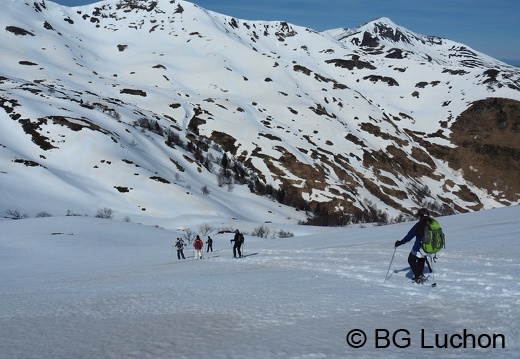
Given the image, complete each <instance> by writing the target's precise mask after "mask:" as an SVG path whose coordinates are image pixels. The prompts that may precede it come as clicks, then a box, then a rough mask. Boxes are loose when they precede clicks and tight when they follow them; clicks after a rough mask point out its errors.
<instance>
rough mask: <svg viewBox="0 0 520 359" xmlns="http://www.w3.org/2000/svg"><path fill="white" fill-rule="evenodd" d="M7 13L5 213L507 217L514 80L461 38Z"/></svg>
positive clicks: (14, 4)
mask: <svg viewBox="0 0 520 359" xmlns="http://www.w3.org/2000/svg"><path fill="white" fill-rule="evenodd" d="M0 10H1V11H0V24H1V26H2V28H3V29H4V31H3V32H2V35H1V42H0V51H1V54H2V69H1V72H0V114H1V116H0V121H1V122H0V125H1V129H2V130H1V131H0V158H1V159H2V168H0V184H1V185H2V188H3V192H4V195H3V196H4V197H3V198H2V201H1V207H2V208H0V210H3V211H5V210H9V209H13V208H20V207H21V208H22V210H23V211H26V212H30V214H32V215H35V214H36V213H38V212H39V211H49V210H52V211H56V212H59V211H63V212H65V211H66V210H72V211H75V212H81V213H83V212H88V211H92V210H93V209H95V208H96V207H109V208H113V209H114V210H116V211H117V212H118V213H121V214H124V215H128V216H132V217H136V216H137V217H139V218H140V219H141V218H142V219H143V220H146V218H148V220H150V218H152V219H151V220H154V218H167V219H177V220H179V221H187V220H188V219H189V218H193V216H202V217H205V218H214V219H215V220H217V219H220V218H238V219H243V220H250V221H261V222H263V221H278V222H284V221H288V220H289V219H290V220H292V221H300V220H304V219H305V217H306V215H305V214H304V212H303V211H295V210H294V209H292V208H290V207H287V206H284V205H288V206H292V207H294V208H298V209H301V210H307V211H312V212H314V213H315V214H316V215H318V216H321V217H326V216H331V215H337V216H340V217H341V216H355V217H357V218H362V217H363V216H365V219H368V220H370V219H377V218H367V217H366V216H369V217H370V216H371V214H373V213H374V212H376V213H379V214H381V213H384V214H388V215H390V216H397V215H399V214H401V213H411V212H412V211H413V209H414V208H416V207H417V206H427V207H429V208H431V209H432V210H434V211H436V212H437V213H453V212H465V211H472V210H479V209H486V208H492V207H499V206H505V205H512V204H518V203H519V193H520V189H519V187H518V186H519V184H520V163H519V159H520V155H519V154H520V145H519V143H520V141H519V140H520V135H519V131H518V128H519V126H520V115H519V114H520V103H519V102H518V101H519V100H520V85H519V84H520V71H519V69H518V68H516V67H513V66H509V65H506V64H504V63H502V62H500V61H498V60H495V59H493V58H491V57H489V56H487V55H485V54H482V53H479V52H477V51H475V50H472V49H471V48H469V47H468V46H465V45H463V44H460V43H457V42H455V41H451V40H447V39H443V38H439V37H434V36H423V35H420V34H416V33H414V32H412V31H410V30H407V29H405V28H403V27H400V26H398V25H396V24H394V23H393V22H392V21H391V20H389V19H387V18H379V19H376V20H374V21H371V22H369V23H367V24H364V25H361V26H359V27H357V28H355V29H333V30H329V31H324V32H317V31H314V30H312V29H308V28H304V27H299V26H295V25H292V24H289V23H287V22H266V21H248V20H242V19H236V18H232V17H229V16H226V15H222V14H218V13H215V12H211V11H208V10H205V9H203V8H201V7H199V6H197V5H195V4H193V3H190V2H186V1H180V0H155V1H152V0H141V1H139V0H126V1H122V0H121V1H118V0H113V1H103V2H99V3H95V4H92V5H88V6H81V7H74V8H69V7H62V6H59V5H57V4H55V3H52V2H50V1H38V2H20V1H17V0H6V1H2V3H1V4H0ZM202 189H204V190H202ZM244 198H245V199H246V200H247V201H248V202H250V203H251V211H250V212H249V213H243V211H241V213H237V211H235V210H234V207H233V202H234V201H235V200H238V199H241V200H243V199H244ZM273 199H274V200H276V201H277V202H278V203H279V204H278V205H277V206H273V205H272V203H273V202H272V200H273Z"/></svg>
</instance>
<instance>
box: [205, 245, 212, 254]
mask: <svg viewBox="0 0 520 359" xmlns="http://www.w3.org/2000/svg"><path fill="white" fill-rule="evenodd" d="M210 250H211V251H212V252H213V244H208V249H207V250H206V252H209V251H210Z"/></svg>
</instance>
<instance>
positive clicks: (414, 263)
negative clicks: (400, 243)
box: [408, 253, 426, 278]
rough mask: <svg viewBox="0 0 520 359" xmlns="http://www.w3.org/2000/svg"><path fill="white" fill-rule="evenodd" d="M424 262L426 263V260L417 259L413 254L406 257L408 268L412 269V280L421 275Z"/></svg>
mask: <svg viewBox="0 0 520 359" xmlns="http://www.w3.org/2000/svg"><path fill="white" fill-rule="evenodd" d="M425 262H426V258H418V257H417V256H416V255H414V254H413V253H410V255H409V256H408V264H409V265H410V268H411V269H412V272H413V276H414V278H417V277H419V276H420V275H421V274H423V270H424V263H425Z"/></svg>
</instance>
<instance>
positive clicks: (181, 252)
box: [173, 238, 186, 259]
mask: <svg viewBox="0 0 520 359" xmlns="http://www.w3.org/2000/svg"><path fill="white" fill-rule="evenodd" d="M185 246H186V244H184V241H183V240H182V239H180V238H177V241H175V244H174V245H173V247H174V248H175V249H177V258H178V259H181V257H182V259H186V257H184V247H185Z"/></svg>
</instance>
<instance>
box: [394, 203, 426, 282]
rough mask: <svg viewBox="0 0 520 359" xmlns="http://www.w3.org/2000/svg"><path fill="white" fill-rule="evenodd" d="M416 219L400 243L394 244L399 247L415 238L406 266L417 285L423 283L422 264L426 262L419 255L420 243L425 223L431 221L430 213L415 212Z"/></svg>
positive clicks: (424, 258)
mask: <svg viewBox="0 0 520 359" xmlns="http://www.w3.org/2000/svg"><path fill="white" fill-rule="evenodd" d="M415 216H416V218H418V219H419V221H418V222H417V223H415V224H414V226H413V227H412V228H411V229H410V231H409V232H408V234H406V236H404V238H403V239H401V240H400V241H396V242H395V247H396V248H397V247H399V246H401V245H403V244H405V243H408V242H410V241H411V240H412V239H413V238H414V237H415V242H414V244H413V247H412V250H411V252H410V255H409V256H408V264H410V268H411V270H412V272H413V275H414V278H413V280H414V281H415V282H417V283H421V282H422V281H424V274H423V271H424V264H425V262H426V257H425V256H424V255H423V254H422V253H421V251H420V250H421V242H422V239H423V237H424V228H425V227H426V224H427V223H430V222H431V221H432V220H433V219H432V218H431V217H430V211H428V210H427V209H426V208H421V209H419V210H418V211H417V214H416V215H415Z"/></svg>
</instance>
